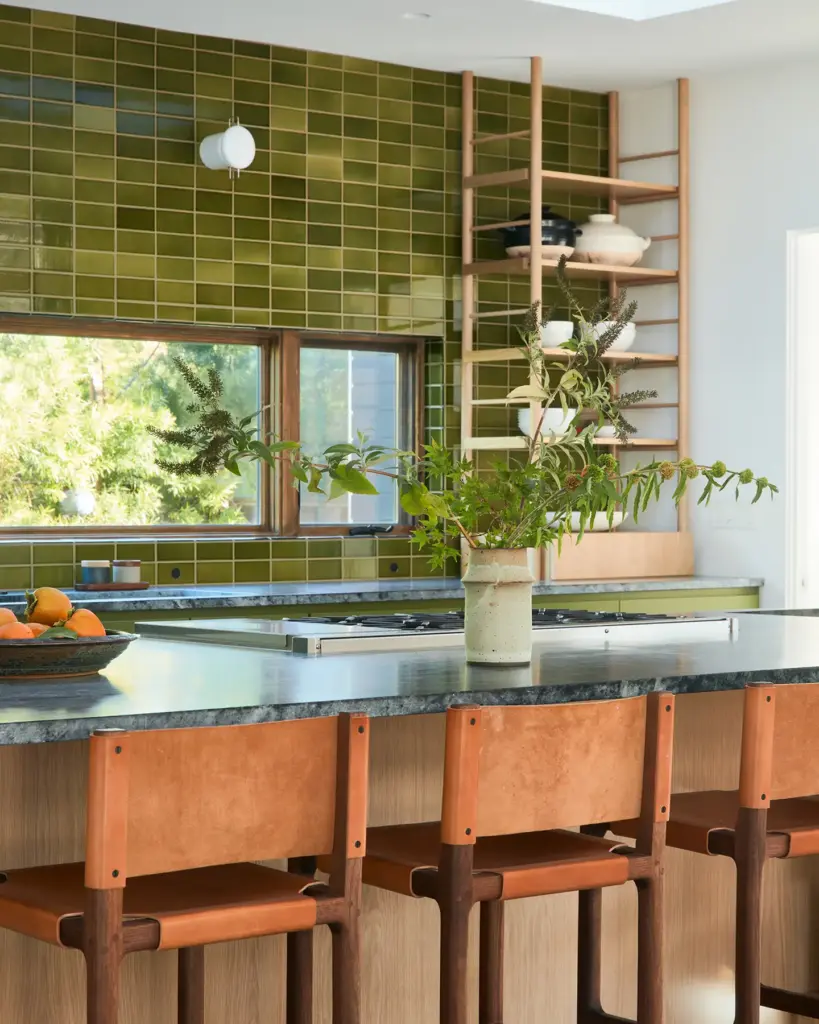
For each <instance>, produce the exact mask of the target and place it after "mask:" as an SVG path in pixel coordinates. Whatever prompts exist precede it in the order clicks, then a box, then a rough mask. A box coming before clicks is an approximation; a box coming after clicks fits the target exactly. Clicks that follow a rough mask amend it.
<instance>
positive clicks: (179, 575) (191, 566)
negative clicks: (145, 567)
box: [156, 562, 196, 586]
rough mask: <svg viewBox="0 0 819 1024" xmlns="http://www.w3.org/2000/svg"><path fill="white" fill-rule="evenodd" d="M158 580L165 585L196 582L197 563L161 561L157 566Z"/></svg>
mask: <svg viewBox="0 0 819 1024" xmlns="http://www.w3.org/2000/svg"><path fill="white" fill-rule="evenodd" d="M156 582H157V583H158V584H160V585H163V586H172V585H174V584H183V583H195V582H196V565H195V563H194V562H160V563H159V564H158V565H157V567H156Z"/></svg>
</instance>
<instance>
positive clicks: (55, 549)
mask: <svg viewBox="0 0 819 1024" xmlns="http://www.w3.org/2000/svg"><path fill="white" fill-rule="evenodd" d="M33 561H34V564H35V565H60V564H72V565H73V563H74V545H73V544H44V543H38V544H36V545H35V546H34V556H33Z"/></svg>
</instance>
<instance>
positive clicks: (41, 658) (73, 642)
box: [0, 587, 136, 679]
mask: <svg viewBox="0 0 819 1024" xmlns="http://www.w3.org/2000/svg"><path fill="white" fill-rule="evenodd" d="M132 640H136V636H135V635H134V634H133V633H121V632H119V631H117V630H110V629H106V628H105V626H104V625H103V624H102V622H101V621H100V620H99V619H98V618H97V616H96V615H95V614H94V613H93V612H92V611H90V610H89V609H88V608H74V607H73V606H72V604H71V600H70V598H69V597H68V595H67V594H64V593H63V592H62V591H61V590H56V589H55V588H54V587H38V588H37V590H33V591H26V610H25V613H24V615H23V618H22V620H21V619H18V618H17V616H16V615H15V614H14V612H13V611H12V610H11V609H10V608H0V679H34V678H38V679H42V678H44V677H45V678H51V679H55V678H58V679H65V678H70V677H72V676H85V675H91V674H94V673H96V672H99V671H100V670H101V669H104V668H105V667H106V665H110V663H111V662H112V661H113V660H114V658H116V657H118V656H119V655H120V654H122V652H123V651H124V650H125V648H126V647H127V646H128V644H130V643H131V641H132Z"/></svg>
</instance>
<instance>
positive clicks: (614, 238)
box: [572, 213, 651, 267]
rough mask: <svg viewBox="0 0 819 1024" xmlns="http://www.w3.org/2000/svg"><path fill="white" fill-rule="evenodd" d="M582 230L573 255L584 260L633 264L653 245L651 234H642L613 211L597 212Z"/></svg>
mask: <svg viewBox="0 0 819 1024" xmlns="http://www.w3.org/2000/svg"><path fill="white" fill-rule="evenodd" d="M582 230H583V234H582V235H579V237H578V239H577V245H576V246H575V250H574V256H573V257H572V258H573V259H574V260H579V261H580V262H581V263H608V264H610V265H612V266H615V267H633V266H634V264H635V263H639V262H640V260H641V259H642V258H643V253H644V252H645V251H646V249H647V248H648V247H649V246H650V245H651V239H650V238H641V237H640V236H639V235H638V234H637V233H636V232H635V231H632V230H631V228H627V227H626V225H625V224H618V223H617V218H616V217H615V216H614V214H613V213H593V214H592V215H591V216H590V217H589V223H588V224H584V225H583V229H582Z"/></svg>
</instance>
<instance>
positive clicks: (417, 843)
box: [364, 821, 629, 899]
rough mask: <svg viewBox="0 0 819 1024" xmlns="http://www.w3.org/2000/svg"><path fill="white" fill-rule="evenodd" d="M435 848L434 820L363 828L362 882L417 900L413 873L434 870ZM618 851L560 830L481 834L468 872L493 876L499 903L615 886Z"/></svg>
mask: <svg viewBox="0 0 819 1024" xmlns="http://www.w3.org/2000/svg"><path fill="white" fill-rule="evenodd" d="M440 848H441V824H440V822H437V821H433V822H424V823H421V824H417V825H390V826H386V827H384V828H371V829H368V831H367V855H366V857H365V858H364V882H365V884H369V885H375V886H378V887H379V888H381V889H389V890H391V891H392V892H397V893H401V894H403V895H405V896H418V895H420V894H419V893H418V892H417V891H416V889H415V886H414V876H415V873H416V872H417V871H419V870H424V869H426V870H433V871H434V870H435V869H436V868H437V866H438V862H439V857H440ZM618 849H625V850H628V849H629V848H628V847H625V848H624V847H623V844H621V843H619V842H616V841H613V840H611V839H600V838H597V837H596V836H587V835H582V834H580V833H578V832H565V831H562V830H553V831H547V832H525V833H519V834H516V835H506V836H486V837H480V838H478V840H477V842H476V844H475V855H474V872H475V873H477V874H493V875H499V876H500V877H501V878H502V885H503V889H502V895H503V898H504V899H518V898H521V897H525V896H533V895H545V894H548V893H556V892H570V891H576V890H577V889H578V888H582V889H591V888H599V887H601V886H606V885H619V884H621V883H623V882H625V881H627V880H628V878H629V873H628V872H629V859H628V857H625V856H622V855H621V854H619V853H616V852H615V851H616V850H618Z"/></svg>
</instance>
